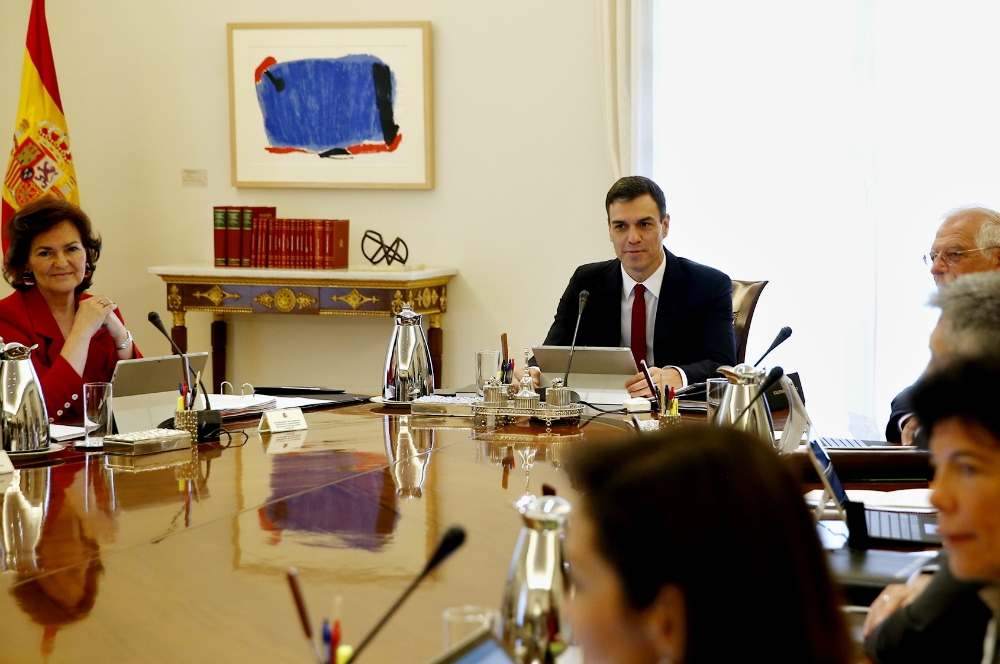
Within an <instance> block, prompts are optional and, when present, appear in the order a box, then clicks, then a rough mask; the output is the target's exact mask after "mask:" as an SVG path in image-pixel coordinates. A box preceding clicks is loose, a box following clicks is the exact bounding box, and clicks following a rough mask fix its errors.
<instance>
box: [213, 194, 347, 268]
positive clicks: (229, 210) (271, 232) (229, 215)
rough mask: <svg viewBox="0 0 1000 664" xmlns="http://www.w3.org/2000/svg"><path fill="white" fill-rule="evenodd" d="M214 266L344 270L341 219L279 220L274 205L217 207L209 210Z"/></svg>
mask: <svg viewBox="0 0 1000 664" xmlns="http://www.w3.org/2000/svg"><path fill="white" fill-rule="evenodd" d="M212 223H213V232H214V238H215V266H216V267H269V268H285V269H299V270H336V269H340V268H346V267H347V264H348V248H349V247H350V241H349V240H350V222H349V221H347V220H346V219H278V218H277V210H276V209H275V208H273V207H233V206H217V207H215V208H213V210H212Z"/></svg>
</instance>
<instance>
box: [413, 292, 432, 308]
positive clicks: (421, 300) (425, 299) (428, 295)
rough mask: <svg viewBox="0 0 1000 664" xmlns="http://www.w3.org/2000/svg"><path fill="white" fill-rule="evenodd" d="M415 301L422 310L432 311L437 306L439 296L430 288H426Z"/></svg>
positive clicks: (415, 297)
mask: <svg viewBox="0 0 1000 664" xmlns="http://www.w3.org/2000/svg"><path fill="white" fill-rule="evenodd" d="M414 300H415V301H416V303H417V304H419V305H420V307H421V308H422V309H430V308H431V307H433V306H435V305H437V302H438V294H437V291H436V290H432V289H430V288H424V289H423V290H422V291H418V292H417V294H416V296H414Z"/></svg>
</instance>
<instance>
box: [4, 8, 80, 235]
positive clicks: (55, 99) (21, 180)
mask: <svg viewBox="0 0 1000 664" xmlns="http://www.w3.org/2000/svg"><path fill="white" fill-rule="evenodd" d="M44 194H51V195H53V196H58V197H59V198H65V199H68V200H69V201H70V202H72V203H76V204H77V205H79V203H80V197H79V195H78V193H77V186H76V173H75V172H74V169H73V155H72V153H71V152H70V149H69V133H68V132H67V128H66V117H65V116H64V115H63V108H62V99H60V98H59V84H58V83H57V82H56V66H55V62H53V60H52V46H51V45H50V44H49V28H48V26H47V25H46V23H45V0H32V2H31V18H30V19H28V44H27V49H26V50H25V53H24V68H23V69H22V71H21V101H20V102H19V104H18V107H17V124H16V125H15V126H14V150H13V152H11V153H10V163H9V164H8V166H7V174H6V176H5V177H4V180H3V212H2V222H3V250H4V253H5V254H6V253H7V244H8V239H7V222H8V221H10V218H11V217H13V216H14V213H15V212H17V211H18V210H20V209H21V208H22V207H24V206H25V205H27V204H28V203H30V202H31V201H33V200H35V199H36V198H38V197H40V196H42V195H44Z"/></svg>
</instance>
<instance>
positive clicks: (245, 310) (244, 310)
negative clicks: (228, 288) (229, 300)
mask: <svg viewBox="0 0 1000 664" xmlns="http://www.w3.org/2000/svg"><path fill="white" fill-rule="evenodd" d="M184 311H205V312H208V313H211V314H252V313H253V309H251V308H250V307H203V306H201V305H194V306H190V307H184Z"/></svg>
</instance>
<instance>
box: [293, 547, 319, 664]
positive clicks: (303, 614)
mask: <svg viewBox="0 0 1000 664" xmlns="http://www.w3.org/2000/svg"><path fill="white" fill-rule="evenodd" d="M288 585H289V586H290V587H291V589H292V597H293V598H294V599H295V608H296V609H298V611H299V620H300V621H301V622H302V631H304V632H305V633H306V639H307V640H308V641H309V645H310V646H311V647H312V651H313V656H314V657H315V658H316V661H317V662H320V663H321V664H322V661H323V660H322V659H321V658H320V656H319V650H317V649H316V642H315V641H313V630H312V624H311V623H310V622H309V610H308V609H307V608H306V600H305V598H303V597H302V589H301V588H299V571H298V570H297V569H295V568H294V567H289V568H288Z"/></svg>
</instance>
